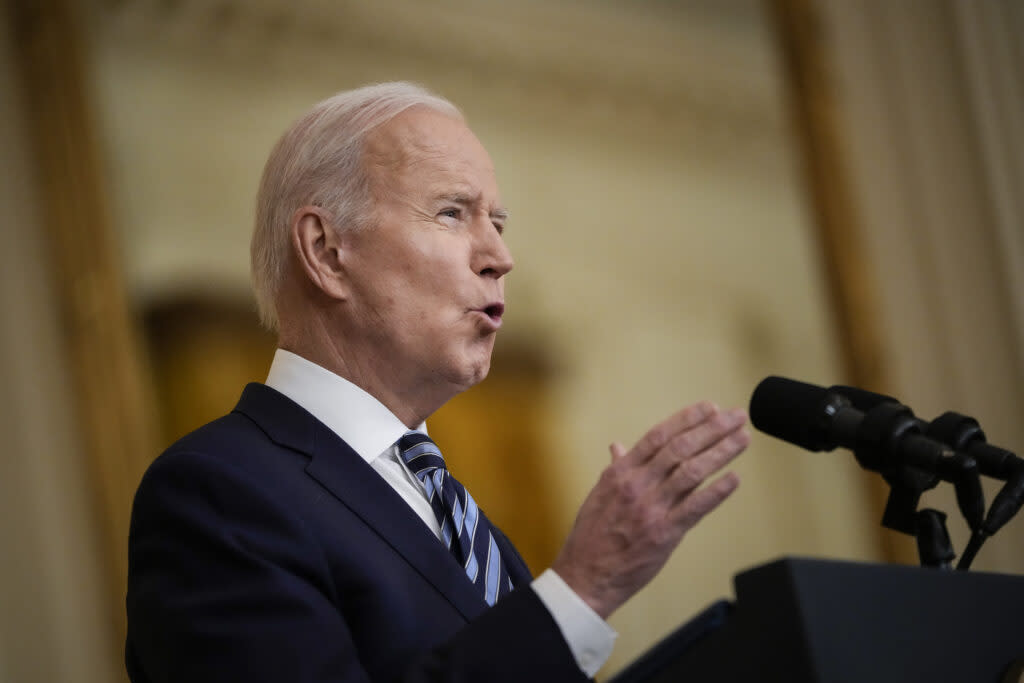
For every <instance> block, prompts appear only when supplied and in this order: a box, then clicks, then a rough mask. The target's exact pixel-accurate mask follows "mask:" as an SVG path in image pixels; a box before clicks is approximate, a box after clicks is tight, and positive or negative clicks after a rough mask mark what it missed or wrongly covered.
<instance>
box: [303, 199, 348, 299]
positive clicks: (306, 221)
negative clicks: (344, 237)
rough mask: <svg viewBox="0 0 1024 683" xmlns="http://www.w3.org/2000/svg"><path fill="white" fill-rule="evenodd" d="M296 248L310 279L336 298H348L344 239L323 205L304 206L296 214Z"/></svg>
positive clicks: (328, 294)
mask: <svg viewBox="0 0 1024 683" xmlns="http://www.w3.org/2000/svg"><path fill="white" fill-rule="evenodd" d="M291 238H292V249H293V250H294V252H295V257H296V260H297V261H298V264H299V268H300V270H301V272H302V273H303V274H305V276H306V278H307V279H308V280H309V282H310V283H311V284H312V285H313V286H314V287H316V288H317V289H319V290H320V291H322V292H323V293H324V294H326V295H327V296H329V297H331V298H333V299H344V298H345V297H346V295H347V291H346V288H345V286H344V285H345V278H344V269H343V268H342V241H341V238H340V237H339V235H338V233H337V231H335V230H334V228H333V227H332V226H331V224H330V221H329V220H328V219H327V216H326V214H325V213H324V211H323V209H321V208H320V207H318V206H304V207H302V208H301V209H298V210H297V211H296V212H295V213H294V214H292V222H291Z"/></svg>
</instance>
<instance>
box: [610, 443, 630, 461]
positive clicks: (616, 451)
mask: <svg viewBox="0 0 1024 683" xmlns="http://www.w3.org/2000/svg"><path fill="white" fill-rule="evenodd" d="M608 452H610V453H611V455H612V462H615V461H616V460H618V459H620V458H623V457H625V455H626V447H625V446H623V445H622V444H621V443H619V442H618V441H616V442H614V443H612V444H611V445H609V446H608Z"/></svg>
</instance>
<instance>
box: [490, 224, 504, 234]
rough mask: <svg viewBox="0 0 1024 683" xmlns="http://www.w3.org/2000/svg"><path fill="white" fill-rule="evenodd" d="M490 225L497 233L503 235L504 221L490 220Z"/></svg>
mask: <svg viewBox="0 0 1024 683" xmlns="http://www.w3.org/2000/svg"><path fill="white" fill-rule="evenodd" d="M491 225H493V226H494V229H495V230H497V231H498V234H499V235H504V234H505V224H504V223H499V222H498V221H491Z"/></svg>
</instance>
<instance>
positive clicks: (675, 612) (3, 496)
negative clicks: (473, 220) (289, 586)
mask: <svg viewBox="0 0 1024 683" xmlns="http://www.w3.org/2000/svg"><path fill="white" fill-rule="evenodd" d="M2 7H3V14H2V16H0V21H2V24H0V29H2V30H0V154H2V163H0V172H2V174H3V177H2V182H0V225H2V227H0V305H2V309H0V310H2V312H3V324H2V326H0V392H2V393H0V406H2V410H0V427H2V429H3V430H4V433H5V434H6V440H5V448H4V449H3V455H2V458H0V534H2V536H0V544H2V547H3V561H2V562H0V681H5V682H6V681H12V682H15V681H18V682H20V681H70V680H74V681H76V682H79V683H91V682H93V681H95V682H99V681H112V680H121V679H123V678H124V674H123V668H122V665H121V662H120V658H121V649H122V642H123V640H122V639H123V635H124V624H123V619H124V617H123V600H124V578H125V574H126V571H127V559H126V539H127V528H128V515H129V510H130V501H131V496H132V494H133V492H134V487H135V485H136V484H137V482H138V479H139V477H140V476H141V473H142V471H143V470H144V468H145V467H146V465H148V463H149V462H150V461H151V460H152V459H153V458H154V457H155V456H156V455H157V454H158V453H159V452H160V451H161V450H162V449H163V448H164V447H165V446H166V445H168V444H169V443H170V442H171V441H173V440H174V439H176V438H177V437H179V436H181V435H182V434H184V433H185V432H187V431H189V430H191V429H193V428H195V427H196V426H198V425H200V424H202V423H203V422H205V421H207V420H209V419H212V418H214V417H216V416H218V415H220V414H223V413H224V412H227V411H229V410H230V409H231V408H232V406H233V405H234V402H235V401H236V400H237V398H238V395H239V394H240V392H241V388H242V386H243V385H244V383H245V382H247V381H260V380H262V379H263V378H264V377H265V374H266V370H267V368H268V366H269V359H270V356H271V355H272V352H273V348H274V339H273V337H272V336H270V335H268V334H267V333H266V332H265V331H262V330H261V329H260V328H259V326H258V323H257V321H256V316H255V313H254V303H253V300H252V298H251V295H250V293H249V286H248V242H249V233H250V230H251V222H252V215H253V202H254V196H255V191H256V185H257V181H258V178H259V174H260V172H261V170H262V165H263V161H264V159H265V158H266V155H267V153H268V152H269V149H270V147H271V145H272V144H273V143H274V142H275V140H276V139H277V137H278V136H279V135H280V134H281V133H282V132H283V131H284V129H285V128H286V127H287V126H288V125H289V123H290V122H291V121H293V120H294V119H295V118H297V117H298V116H299V115H300V114H301V113H302V112H303V111H304V110H305V109H307V108H308V107H309V106H311V105H312V104H313V103H315V102H317V101H319V100H321V99H323V98H325V97H327V96H329V95H331V94H333V93H335V92H337V91H339V90H343V89H347V88H351V87H355V86H358V85H362V84H365V83H369V82H375V81H382V80H397V79H401V80H413V81H417V82H420V83H422V84H424V85H426V86H427V87H429V88H431V89H433V90H435V91H436V92H438V93H440V94H442V95H444V96H446V97H448V98H449V99H451V100H453V101H454V102H455V103H456V104H457V105H459V106H460V107H461V108H462V109H463V111H464V112H465V114H466V116H467V118H468V120H469V123H470V125H471V127H472V128H473V129H474V131H475V132H476V133H477V135H478V136H479V137H480V138H481V140H482V141H483V142H484V145H485V146H486V147H487V148H488V150H489V151H490V153H491V155H492V157H493V159H494V161H495V164H496V167H497V170H498V179H499V182H500V184H501V187H502V190H503V193H504V199H505V202H506V204H507V205H508V206H509V207H510V208H511V212H512V220H511V221H510V223H509V228H508V231H507V233H506V235H507V241H508V243H509V244H510V246H511V248H512V251H513V253H514V255H515V257H516V262H517V265H516V270H515V272H514V273H513V274H512V275H511V276H510V280H509V283H508V292H507V296H508V303H509V307H508V312H507V316H506V326H505V328H504V329H503V331H502V334H501V337H500V339H499V342H498V347H497V350H496V353H495V360H494V363H493V368H492V373H491V377H490V378H489V379H488V380H487V381H486V382H485V383H483V384H482V385H480V386H479V387H477V388H475V389H473V390H471V391H469V392H467V393H466V394H464V395H462V396H460V397H459V398H457V399H456V400H454V401H453V402H451V403H450V404H449V405H448V406H446V407H445V408H444V409H443V410H442V411H441V412H440V413H438V415H437V416H436V417H435V418H434V419H432V420H431V421H430V423H429V425H430V429H431V432H432V434H433V435H434V436H435V438H437V440H438V441H439V442H440V443H441V444H442V447H443V448H444V449H445V453H446V456H447V457H448V458H449V460H450V461H451V463H452V469H453V470H455V471H456V472H457V473H458V474H459V477H460V479H461V480H462V481H464V482H466V483H467V484H468V485H469V486H470V488H472V490H473V491H474V496H475V497H476V498H477V500H479V501H480V502H481V504H482V506H483V507H484V508H485V509H487V510H488V512H489V514H490V515H491V516H492V517H494V518H496V519H497V520H498V522H499V524H500V525H501V526H502V527H503V528H505V529H506V531H507V532H508V533H509V535H510V536H511V537H512V538H513V540H514V541H516V543H517V544H518V545H519V546H520V547H521V548H522V549H523V551H524V555H526V557H527V560H528V561H529V562H530V564H531V566H532V567H533V569H534V571H535V572H539V571H540V570H542V569H543V568H544V567H545V566H547V563H549V562H550V561H551V559H552V558H553V557H554V554H555V553H556V552H557V549H558V547H559V545H560V543H561V540H562V539H563V538H564V536H565V534H566V533H567V532H568V530H569V528H570V526H571V524H572V521H573V516H574V513H575V510H576V509H577V507H578V506H579V504H580V502H581V501H582V500H583V498H584V496H585V495H586V493H587V492H588V491H589V489H590V487H591V486H592V484H593V483H594V481H595V480H596V478H597V476H598V474H599V472H600V471H601V469H602V468H603V467H604V465H605V463H606V462H607V459H608V454H607V444H608V443H609V442H611V441H613V440H621V441H623V442H626V443H631V442H632V441H633V440H635V439H636V438H638V437H639V436H640V435H641V434H642V433H643V432H644V431H645V430H646V428H647V427H648V426H649V425H650V424H652V423H653V422H654V421H655V420H658V419H660V418H662V417H664V416H665V415H667V414H669V413H671V412H673V411H674V410H676V409H677V408H679V407H681V406H682V405H684V404H688V403H691V402H693V401H695V400H698V399H701V398H709V399H711V400H714V401H716V402H718V403H719V404H721V405H746V403H747V401H748V400H749V396H750V393H751V391H752V390H753V388H754V386H755V385H756V384H757V382H758V381H759V380H760V379H761V378H763V377H764V376H766V375H769V374H781V375H785V376H789V377H794V378H797V379H801V380H804V381H809V382H813V383H817V384H823V385H830V384H839V383H845V384H857V385H860V386H864V387H866V388H869V389H873V390H876V391H884V392H889V393H892V394H894V395H896V396H897V397H899V398H900V399H902V400H903V402H905V403H907V404H909V405H910V406H912V407H913V408H914V409H915V411H916V412H917V414H918V415H920V416H921V417H924V418H925V419H931V418H933V417H935V416H937V415H938V414H939V413H941V412H943V411H945V410H958V411H960V412H963V413H967V414H969V415H973V416H975V417H977V418H979V420H980V421H981V424H982V426H983V427H984V428H985V430H986V434H987V435H988V438H989V441H991V442H992V443H996V444H999V445H1001V446H1003V447H1006V448H1009V449H1011V450H1014V451H1016V452H1018V453H1019V452H1020V451H1021V449H1024V424H1022V423H1021V419H1020V415H1021V410H1022V408H1021V407H1022V406H1024V401H1022V399H1024V389H1022V388H1021V381H1022V379H1024V345H1022V338H1024V229H1022V226H1024V222H1022V219H1024V199H1022V197H1024V192H1021V190H1022V189H1024V88H1022V85H1021V83H1022V81H1021V79H1020V74H1021V73H1022V72H1024V47H1022V43H1021V40H1020V37H1021V36H1022V35H1024V5H1022V4H1021V3H1018V2H1014V1H1013V0H1002V1H1001V0H986V1H985V2H977V3H972V2H968V1H967V0H928V1H925V0H908V1H907V2H898V3H890V2H886V1H884V0H868V1H867V2H858V3H854V2H847V1H845V0H774V1H772V2H769V1H767V0H765V1H759V0H717V1H716V0H634V1H632V2H624V1H618V2H616V1H615V0H519V1H518V2H496V1H494V0H429V1H415V0H378V1H375V2H369V1H364V2H360V1H359V0H348V1H346V2H330V1H327V0H245V1H243V0H39V1H38V2H33V1H32V0H5V2H3V3H2ZM484 443H486V444H487V448H488V450H487V452H486V453H484V452H483V451H482V450H481V447H480V444H484ZM496 449H497V450H496ZM511 459H515V460H516V461H517V464H518V466H517V468H516V475H515V476H516V479H515V480H514V481H512V480H510V479H508V476H509V475H508V474H507V473H503V472H499V468H500V467H501V465H502V463H505V462H507V461H509V460H511ZM737 470H738V471H739V474H740V476H741V479H742V485H741V488H740V490H739V491H738V492H737V494H736V495H735V496H734V497H733V499H731V500H730V501H729V502H728V503H727V504H726V505H725V506H724V507H723V508H722V509H721V510H720V511H718V512H716V513H715V514H714V515H712V516H711V517H710V518H708V519H707V520H705V521H704V522H703V523H702V524H701V525H700V526H699V527H698V528H697V529H695V530H694V531H693V532H692V533H691V534H690V535H689V536H687V538H686V539H685V541H684V543H683V545H682V546H681V547H680V549H679V550H678V551H677V552H676V554H675V555H674V556H673V558H672V560H671V561H670V563H669V564H668V566H667V567H666V568H665V570H664V571H663V572H662V573H661V574H660V575H659V576H658V578H657V579H656V580H655V581H654V582H653V583H652V584H651V585H650V586H649V587H647V588H646V589H645V590H644V591H643V592H641V593H640V594H639V595H638V596H636V598H634V599H633V601H632V602H630V603H629V604H628V605H627V606H625V607H624V608H622V609H621V610H620V611H619V612H618V613H616V614H615V615H614V616H613V617H612V620H611V621H612V624H613V626H614V627H615V628H616V629H618V631H619V633H620V636H619V641H618V644H617V646H616V650H615V653H614V655H613V658H612V660H611V661H610V662H609V664H608V665H607V666H606V667H605V669H604V671H603V672H602V677H604V678H607V677H608V676H609V675H610V674H612V673H614V672H615V671H617V670H618V669H620V668H621V667H623V666H624V665H625V664H627V663H628V662H629V661H631V660H632V659H633V658H635V657H636V656H638V655H639V654H640V653H641V652H643V651H644V650H645V649H646V648H647V647H649V646H650V645H652V644H653V643H654V642H656V641H657V639H658V638H660V637H661V636H663V635H664V634H666V633H667V632H669V631H670V630H671V629H672V628H674V627H675V626H676V625H677V624H679V623H681V622H683V621H685V620H686V619H687V618H689V617H690V616H691V615H692V614H693V613H695V612H696V611H697V610H699V609H700V608H702V607H703V606H704V605H706V604H708V603H710V602H711V601H712V600H714V599H716V598H718V597H722V596H729V595H730V594H731V583H730V581H731V577H732V576H733V575H734V574H735V573H736V572H738V571H741V570H743V569H745V568H749V567H751V566H754V565H757V564H760V563H763V562H767V561H769V560H771V559H774V558H777V557H779V556H782V555H808V556H815V557H826V558H834V559H845V560H857V561H883V562H901V563H911V564H913V563H916V551H915V548H914V545H913V541H912V539H910V538H909V537H907V536H902V535H899V534H895V533H893V532H889V531H885V530H883V529H881V528H880V527H879V520H880V518H881V512H882V508H883V505H884V500H885V495H886V491H887V490H886V488H885V486H884V485H883V484H882V483H881V480H880V479H878V478H877V477H876V476H875V475H868V474H866V473H864V472H862V471H861V470H860V469H859V468H858V467H857V465H856V462H855V460H854V459H853V457H852V456H851V455H850V454H849V453H847V452H845V451H841V452H836V453H832V454H811V453H805V452H801V451H798V450H797V449H796V448H795V447H791V446H787V445H785V444H782V443H780V442H776V441H774V440H772V439H770V438H768V437H765V436H761V435H758V436H755V438H754V442H753V444H752V446H751V448H750V449H749V452H748V453H747V454H746V455H745V456H744V457H743V459H742V461H741V462H740V464H739V465H738V466H737ZM989 483H990V484H991V485H990V486H989V487H988V488H987V492H988V495H989V500H991V495H992V494H993V493H994V491H995V490H997V486H996V485H995V482H989ZM947 488H948V487H947V486H945V485H944V486H942V487H940V489H939V490H936V491H934V492H930V493H928V494H926V497H925V503H927V504H930V505H934V506H935V507H939V508H940V509H943V510H945V511H947V512H949V513H950V531H951V534H952V536H953V542H954V545H955V547H956V548H957V550H962V549H963V547H964V544H965V542H966V537H967V533H966V529H965V527H964V523H963V521H962V520H961V518H960V515H959V513H958V512H957V510H956V507H955V503H954V501H953V498H952V495H951V492H950V491H948V490H945V489H947ZM524 491H527V492H528V495H526V496H524V495H523V492H524ZM1022 517H1024V516H1022ZM974 566H975V568H976V569H978V570H988V571H999V572H1009V573H1017V574H1020V573H1024V519H1018V520H1016V521H1015V522H1013V523H1011V524H1010V525H1008V526H1007V527H1005V528H1004V529H1003V530H1002V531H1001V532H1000V534H999V535H997V536H996V537H994V538H993V539H992V540H990V541H989V542H988V544H987V545H986V546H985V547H984V548H983V549H982V551H981V553H980V555H979V557H978V559H977V561H976V562H975V565H974Z"/></svg>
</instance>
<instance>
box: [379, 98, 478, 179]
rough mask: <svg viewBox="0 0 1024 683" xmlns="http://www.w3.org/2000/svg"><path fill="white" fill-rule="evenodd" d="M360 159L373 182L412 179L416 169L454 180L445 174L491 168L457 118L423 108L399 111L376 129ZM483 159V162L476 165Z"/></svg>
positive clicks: (475, 142)
mask: <svg viewBox="0 0 1024 683" xmlns="http://www.w3.org/2000/svg"><path fill="white" fill-rule="evenodd" d="M364 160H365V163H366V164H367V166H368V168H369V170H370V176H371V178H373V179H374V181H375V182H374V185H377V184H378V182H380V181H384V182H388V181H391V182H395V181H398V182H402V181H403V180H412V179H413V178H414V177H415V176H416V175H418V174H417V173H416V171H418V170H422V171H425V172H429V173H430V174H431V176H437V177H436V178H433V179H436V180H437V181H439V182H444V181H446V180H447V181H451V180H455V178H446V177H445V176H447V175H448V174H449V173H450V174H452V175H461V173H460V171H469V170H477V171H479V170H488V171H491V172H493V169H492V168H491V167H490V160H489V158H487V155H486V151H484V149H483V147H482V146H481V145H480V142H479V141H478V140H477V139H476V137H475V136H474V135H473V134H472V132H470V130H469V128H467V127H466V124H465V123H464V122H463V121H462V120H461V119H459V118H454V117H451V116H448V115H446V114H441V113H438V112H434V111H430V110H426V109H423V108H413V109H411V110H409V111H407V112H403V113H402V114H400V115H398V116H396V117H395V118H394V119H392V120H391V121H390V122H388V123H387V124H386V125H384V126H382V127H381V128H380V129H379V130H377V131H376V132H375V133H374V134H373V135H372V136H371V137H370V139H369V140H368V141H367V145H366V150H365V156H364ZM483 160H486V161H485V162H484V164H485V166H483V167H481V168H477V166H480V165H481V161H483ZM446 172H448V173H446Z"/></svg>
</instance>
